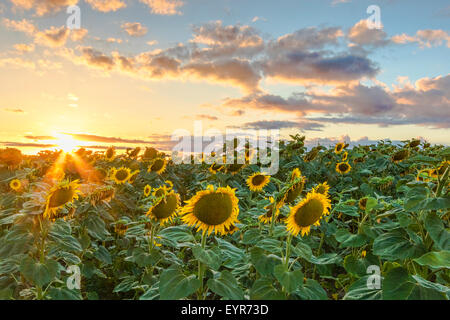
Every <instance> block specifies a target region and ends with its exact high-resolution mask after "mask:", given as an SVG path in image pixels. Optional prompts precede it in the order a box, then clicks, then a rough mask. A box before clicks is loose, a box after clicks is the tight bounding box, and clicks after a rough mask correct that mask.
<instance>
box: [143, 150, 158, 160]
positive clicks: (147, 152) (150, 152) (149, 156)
mask: <svg viewBox="0 0 450 320" xmlns="http://www.w3.org/2000/svg"><path fill="white" fill-rule="evenodd" d="M157 153H158V151H156V149H155V148H148V149H145V152H144V158H145V159H154V158H156V155H157Z"/></svg>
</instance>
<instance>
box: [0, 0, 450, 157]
mask: <svg viewBox="0 0 450 320" xmlns="http://www.w3.org/2000/svg"><path fill="white" fill-rule="evenodd" d="M72 5H77V6H78V8H79V12H80V15H79V17H80V19H79V22H80V26H79V27H80V28H79V29H76V28H75V29H73V28H68V26H67V20H68V19H69V18H70V16H71V14H70V13H69V14H68V13H67V11H66V10H67V8H68V7H69V6H72ZM371 5H376V6H378V8H379V16H378V17H379V18H380V20H379V22H380V24H379V27H378V28H373V26H372V25H371V21H378V20H370V19H372V18H374V16H373V14H374V13H375V12H374V11H370V12H369V13H368V12H367V9H368V7H369V6H371ZM368 19H369V20H368ZM72 21H73V20H72ZM0 40H1V41H0V83H1V85H0V147H18V148H20V149H21V150H22V151H23V152H24V153H34V152H36V151H38V150H40V149H42V148H54V147H55V146H58V145H59V146H61V145H66V146H68V145H69V146H72V145H74V146H75V145H76V146H88V147H92V148H97V149H98V150H102V149H103V148H106V147H107V146H109V145H115V146H116V147H118V148H122V149H125V148H127V147H134V146H141V147H145V146H156V147H158V148H161V149H170V147H171V146H172V145H173V141H171V136H172V134H173V132H175V131H176V130H180V129H183V130H187V131H189V132H192V133H193V134H194V132H193V131H194V125H195V122H196V121H202V126H203V129H204V130H207V129H212V128H215V129H217V130H220V131H222V132H224V133H225V132H226V130H240V131H245V130H263V129H270V130H280V134H281V136H282V137H288V135H289V134H296V133H300V134H301V135H305V136H306V137H307V141H309V143H316V144H317V143H321V144H329V143H336V142H340V141H346V142H352V143H361V144H364V143H372V142H373V141H376V140H379V139H391V140H393V141H400V140H406V139H410V138H421V139H425V140H427V141H429V142H431V143H436V144H447V145H448V144H450V130H449V128H450V73H449V72H450V68H449V66H450V63H449V61H450V59H449V58H448V57H449V53H450V5H449V2H448V1H446V0H434V1H426V2H425V1H419V0H417V1H416V0H378V1H374V0H371V1H365V0H280V1H273V0H272V1H269V0H222V1H219V0H184V1H182V0H108V1H106V0H78V1H77V0H46V1H44V0H2V1H1V2H0Z"/></svg>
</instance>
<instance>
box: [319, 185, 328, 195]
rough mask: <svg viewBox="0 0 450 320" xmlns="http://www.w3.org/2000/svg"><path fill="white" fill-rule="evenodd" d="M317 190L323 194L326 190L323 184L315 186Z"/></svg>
mask: <svg viewBox="0 0 450 320" xmlns="http://www.w3.org/2000/svg"><path fill="white" fill-rule="evenodd" d="M317 192H318V193H322V194H324V193H325V192H326V189H325V187H324V186H323V185H320V186H319V187H318V188H317Z"/></svg>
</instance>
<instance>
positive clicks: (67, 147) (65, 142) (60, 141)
mask: <svg viewBox="0 0 450 320" xmlns="http://www.w3.org/2000/svg"><path fill="white" fill-rule="evenodd" d="M54 137H55V138H57V140H56V141H54V143H55V144H56V145H57V147H56V148H57V149H61V150H63V151H64V152H67V153H70V152H73V151H75V149H77V148H78V147H79V141H77V140H75V139H74V138H73V137H72V136H69V135H66V134H61V133H55V134H54Z"/></svg>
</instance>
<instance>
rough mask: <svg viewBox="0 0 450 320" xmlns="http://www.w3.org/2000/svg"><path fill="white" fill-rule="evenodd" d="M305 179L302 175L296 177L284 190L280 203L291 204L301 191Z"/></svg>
mask: <svg viewBox="0 0 450 320" xmlns="http://www.w3.org/2000/svg"><path fill="white" fill-rule="evenodd" d="M305 182H306V179H305V178H304V177H300V178H297V179H296V180H295V182H293V183H291V184H290V185H289V186H288V188H287V190H286V191H285V192H284V196H283V198H282V200H281V203H282V204H284V203H287V204H292V203H293V202H294V201H295V200H296V199H297V198H298V197H299V196H300V194H301V193H302V191H303V187H304V186H305Z"/></svg>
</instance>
